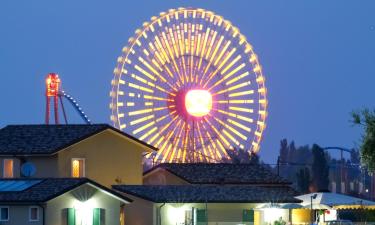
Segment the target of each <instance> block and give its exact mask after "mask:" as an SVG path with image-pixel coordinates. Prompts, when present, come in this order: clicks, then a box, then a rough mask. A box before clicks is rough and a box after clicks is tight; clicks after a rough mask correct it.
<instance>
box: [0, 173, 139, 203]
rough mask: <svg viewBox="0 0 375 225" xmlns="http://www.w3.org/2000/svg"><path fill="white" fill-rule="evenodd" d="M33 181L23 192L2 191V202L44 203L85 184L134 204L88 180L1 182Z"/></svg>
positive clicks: (15, 181)
mask: <svg viewBox="0 0 375 225" xmlns="http://www.w3.org/2000/svg"><path fill="white" fill-rule="evenodd" d="M31 181H36V182H33V183H34V184H32V185H30V186H28V187H27V188H25V189H22V190H14V191H8V190H7V191H0V202H11V203H16V202H22V203H28V202H30V203H31V202H38V203H43V202H47V201H49V200H51V199H53V198H55V197H58V196H60V195H62V194H64V193H66V192H68V191H71V190H73V189H75V188H77V187H79V186H81V185H84V184H91V185H93V186H95V187H96V188H98V189H101V190H103V191H105V192H107V193H109V194H111V195H112V196H115V197H116V198H118V199H120V200H122V201H124V202H132V200H131V199H129V198H127V197H125V196H123V195H121V194H119V193H118V192H116V191H113V190H111V189H109V188H107V187H104V186H102V185H100V184H98V183H96V182H94V181H92V180H90V179H88V178H45V179H40V178H37V179H31V178H27V179H0V182H2V183H5V182H9V183H17V182H31Z"/></svg>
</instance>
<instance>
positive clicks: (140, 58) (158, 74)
mask: <svg viewBox="0 0 375 225" xmlns="http://www.w3.org/2000/svg"><path fill="white" fill-rule="evenodd" d="M138 60H139V61H140V62H141V63H142V64H143V65H145V66H146V67H147V68H148V69H149V70H150V71H152V73H154V74H155V75H157V76H158V77H159V78H160V79H161V80H162V81H163V82H166V81H167V80H166V79H165V78H164V77H163V76H162V75H161V74H160V73H159V72H158V71H157V70H156V69H155V68H154V67H152V66H151V65H150V64H149V63H148V62H147V61H146V60H144V59H143V58H142V57H138Z"/></svg>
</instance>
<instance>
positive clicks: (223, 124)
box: [214, 117, 247, 143]
mask: <svg viewBox="0 0 375 225" xmlns="http://www.w3.org/2000/svg"><path fill="white" fill-rule="evenodd" d="M214 119H215V120H216V121H217V122H219V123H220V124H221V125H222V126H223V127H225V128H227V129H228V130H230V131H232V133H234V134H236V135H237V136H238V137H240V138H242V139H243V140H245V141H246V140H247V137H246V136H245V135H243V134H242V133H241V132H239V131H238V130H236V129H235V128H233V127H232V126H230V125H228V124H226V123H224V122H223V121H222V120H221V119H219V118H216V117H214ZM232 140H233V139H232ZM234 140H235V141H236V143H239V141H237V140H236V139H234Z"/></svg>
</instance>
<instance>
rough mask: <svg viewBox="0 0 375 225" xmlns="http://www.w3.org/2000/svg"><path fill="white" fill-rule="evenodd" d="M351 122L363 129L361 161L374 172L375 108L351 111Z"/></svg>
mask: <svg viewBox="0 0 375 225" xmlns="http://www.w3.org/2000/svg"><path fill="white" fill-rule="evenodd" d="M352 119H353V123H354V124H355V125H358V126H361V127H362V128H363V129H364V134H363V135H362V138H361V144H360V152H361V161H362V163H363V164H364V165H365V166H367V168H368V170H369V171H371V172H375V110H373V111H371V110H369V109H363V110H361V111H357V112H353V113H352Z"/></svg>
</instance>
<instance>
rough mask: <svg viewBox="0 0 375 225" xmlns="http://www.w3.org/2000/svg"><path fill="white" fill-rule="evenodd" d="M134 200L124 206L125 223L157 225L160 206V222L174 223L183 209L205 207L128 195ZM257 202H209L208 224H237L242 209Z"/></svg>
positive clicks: (164, 224) (198, 204)
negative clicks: (155, 200) (148, 199)
mask: <svg viewBox="0 0 375 225" xmlns="http://www.w3.org/2000/svg"><path fill="white" fill-rule="evenodd" d="M128 197H129V198H131V199H133V200H134V201H133V202H132V203H131V204H130V205H126V206H125V225H152V224H153V225H158V223H157V221H158V215H157V211H158V209H159V208H160V207H161V224H162V225H176V224H180V223H181V222H183V221H182V220H183V218H184V216H185V210H189V209H192V208H193V207H194V208H198V209H205V207H206V204H204V203H167V204H165V205H164V204H162V203H152V202H150V201H147V200H143V199H140V198H137V197H135V196H133V195H128ZM256 206H257V204H250V203H209V204H207V209H208V213H207V214H208V221H209V224H215V225H216V222H222V224H238V223H239V222H242V213H243V210H244V209H253V208H254V207H256Z"/></svg>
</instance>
